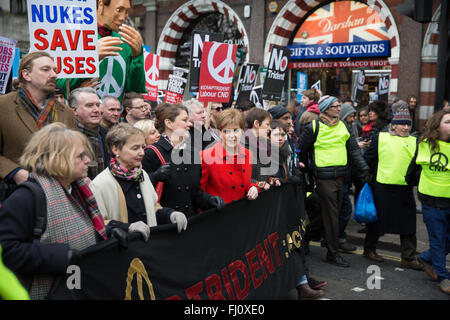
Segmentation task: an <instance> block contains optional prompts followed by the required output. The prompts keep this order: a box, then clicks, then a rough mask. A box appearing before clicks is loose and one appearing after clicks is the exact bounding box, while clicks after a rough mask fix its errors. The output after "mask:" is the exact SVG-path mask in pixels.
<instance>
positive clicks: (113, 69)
mask: <svg viewBox="0 0 450 320" xmlns="http://www.w3.org/2000/svg"><path fill="white" fill-rule="evenodd" d="M105 60H106V61H105ZM101 63H102V64H103V63H106V64H107V66H106V73H105V74H104V75H103V77H101V79H100V83H99V84H98V86H97V93H98V94H99V96H100V97H103V96H106V95H111V96H114V97H116V98H118V97H120V95H121V94H122V92H123V88H124V86H125V74H126V68H127V66H126V63H125V60H123V57H122V56H120V55H119V56H115V57H106V58H105V59H103V61H102V62H101ZM114 76H115V77H114ZM120 78H121V79H120Z"/></svg>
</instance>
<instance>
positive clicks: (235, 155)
mask: <svg viewBox="0 0 450 320" xmlns="http://www.w3.org/2000/svg"><path fill="white" fill-rule="evenodd" d="M216 126H217V128H218V129H219V130H220V141H218V142H217V143H216V144H215V145H214V146H212V147H211V148H209V149H206V150H204V151H202V152H200V158H201V160H202V179H201V186H202V189H203V190H204V191H205V192H206V193H209V194H211V195H213V196H221V197H222V198H223V200H224V201H225V202H226V203H229V202H231V201H233V200H238V199H241V198H243V197H245V196H247V198H248V199H249V200H254V199H256V198H257V197H258V192H259V189H258V187H257V186H256V184H254V183H251V182H250V179H251V176H252V160H253V155H252V153H251V151H250V150H248V149H246V148H244V147H243V146H241V145H240V144H239V142H240V140H241V137H242V133H243V130H244V118H243V116H242V113H241V112H239V111H238V110H236V109H228V110H225V111H223V112H222V113H221V114H220V115H219V117H218V119H216Z"/></svg>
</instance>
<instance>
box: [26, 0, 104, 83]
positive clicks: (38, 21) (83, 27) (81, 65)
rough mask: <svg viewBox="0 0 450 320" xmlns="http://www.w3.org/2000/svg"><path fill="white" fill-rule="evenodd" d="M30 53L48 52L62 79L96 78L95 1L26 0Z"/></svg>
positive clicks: (97, 74)
mask: <svg viewBox="0 0 450 320" xmlns="http://www.w3.org/2000/svg"><path fill="white" fill-rule="evenodd" d="M27 3H28V25H29V31H30V51H47V52H49V53H50V55H51V56H52V57H53V58H54V60H55V64H56V68H57V70H56V73H57V74H58V77H63V78H94V77H98V76H99V72H98V62H99V61H98V52H97V10H96V8H97V4H96V0H84V1H76V2H74V1H72V0H60V1H54V0H28V1H27Z"/></svg>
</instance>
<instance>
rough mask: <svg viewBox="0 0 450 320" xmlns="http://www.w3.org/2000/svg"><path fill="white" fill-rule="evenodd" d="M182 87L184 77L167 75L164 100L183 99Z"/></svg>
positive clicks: (183, 85) (175, 101) (178, 100)
mask: <svg viewBox="0 0 450 320" xmlns="http://www.w3.org/2000/svg"><path fill="white" fill-rule="evenodd" d="M184 88H186V79H185V78H181V77H177V76H175V75H173V74H171V75H169V79H168V81H167V90H166V96H165V98H164V102H166V103H179V102H181V101H183V94H184Z"/></svg>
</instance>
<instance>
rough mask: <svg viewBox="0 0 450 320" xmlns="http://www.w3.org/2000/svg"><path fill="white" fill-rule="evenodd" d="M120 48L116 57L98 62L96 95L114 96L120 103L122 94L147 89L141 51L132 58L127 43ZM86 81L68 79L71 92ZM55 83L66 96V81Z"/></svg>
mask: <svg viewBox="0 0 450 320" xmlns="http://www.w3.org/2000/svg"><path fill="white" fill-rule="evenodd" d="M112 36H113V37H117V38H121V36H120V35H119V34H118V33H116V32H113V33H112ZM98 38H99V39H100V38H101V36H100V35H99V36H98ZM120 47H121V48H122V51H119V53H120V54H119V55H118V56H115V57H113V56H111V57H106V58H104V59H103V60H102V61H100V64H99V72H100V77H99V78H100V86H99V88H98V90H97V93H98V95H99V96H100V98H101V97H103V96H105V95H112V96H115V97H116V98H118V99H119V101H120V102H121V103H122V98H123V95H124V93H126V92H131V91H134V92H137V93H147V89H146V88H145V69H144V54H143V51H141V54H140V55H139V56H137V57H135V58H133V57H132V56H131V54H132V51H131V48H130V46H129V45H128V44H127V43H125V42H123V43H122V44H121V45H120ZM86 80H89V79H86V78H84V79H81V78H80V79H78V78H76V79H68V81H69V87H70V90H71V91H72V90H74V89H76V88H78V87H79V86H80V84H81V83H82V82H83V81H86ZM56 82H57V84H58V86H59V87H61V88H62V89H63V90H64V93H65V95H67V91H66V79H64V78H60V79H57V80H56ZM66 98H67V97H66Z"/></svg>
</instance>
